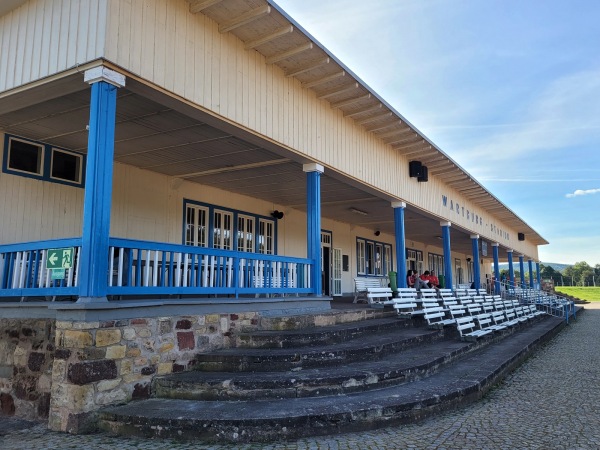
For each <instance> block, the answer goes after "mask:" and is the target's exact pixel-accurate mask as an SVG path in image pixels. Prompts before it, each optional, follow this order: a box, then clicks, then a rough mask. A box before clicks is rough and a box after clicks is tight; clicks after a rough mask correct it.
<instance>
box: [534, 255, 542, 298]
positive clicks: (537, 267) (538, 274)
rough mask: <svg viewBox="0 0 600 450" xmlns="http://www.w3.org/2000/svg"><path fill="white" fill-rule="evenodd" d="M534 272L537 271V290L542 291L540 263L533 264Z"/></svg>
mask: <svg viewBox="0 0 600 450" xmlns="http://www.w3.org/2000/svg"><path fill="white" fill-rule="evenodd" d="M535 270H536V271H537V284H538V289H539V290H540V291H541V290H542V274H541V273H540V263H539V261H538V262H536V263H535Z"/></svg>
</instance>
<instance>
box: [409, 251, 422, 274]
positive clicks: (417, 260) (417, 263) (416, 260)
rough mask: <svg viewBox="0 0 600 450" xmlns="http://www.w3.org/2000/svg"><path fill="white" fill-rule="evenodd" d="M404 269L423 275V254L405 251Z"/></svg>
mask: <svg viewBox="0 0 600 450" xmlns="http://www.w3.org/2000/svg"><path fill="white" fill-rule="evenodd" d="M406 268H407V269H409V270H414V271H415V272H417V273H423V252H422V251H421V250H414V249H411V248H407V249H406Z"/></svg>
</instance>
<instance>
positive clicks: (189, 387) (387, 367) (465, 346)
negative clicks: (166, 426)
mask: <svg viewBox="0 0 600 450" xmlns="http://www.w3.org/2000/svg"><path fill="white" fill-rule="evenodd" d="M476 347H477V345H476V344H474V343H466V342H461V341H458V340H456V339H453V340H448V339H446V340H443V341H435V342H429V343H423V344H421V345H419V346H418V347H412V348H409V349H406V350H404V351H402V352H400V353H392V354H389V355H387V356H385V357H384V358H382V359H377V360H367V361H359V362H352V363H348V364H339V365H334V366H330V367H318V368H308V369H306V368H305V369H302V370H286V371H279V372H261V373H260V374H257V373H255V372H237V373H231V372H200V371H192V372H186V373H179V374H172V375H168V376H162V377H156V378H155V379H154V380H153V387H152V391H153V395H154V396H156V397H162V398H180V399H188V400H222V401H228V400H248V399H254V400H258V399H267V398H297V397H312V396H314V397H322V396H329V395H339V394H347V393H351V392H358V391H366V390H372V389H380V388H382V387H387V386H392V385H397V384H402V383H407V382H410V381H413V380H415V379H418V378H424V377H426V376H429V375H431V374H432V373H434V372H436V371H437V370H439V369H440V367H443V365H445V364H448V363H449V362H451V361H453V360H454V359H456V358H457V357H459V356H461V355H462V354H464V353H466V352H468V351H470V350H472V349H474V348H476Z"/></svg>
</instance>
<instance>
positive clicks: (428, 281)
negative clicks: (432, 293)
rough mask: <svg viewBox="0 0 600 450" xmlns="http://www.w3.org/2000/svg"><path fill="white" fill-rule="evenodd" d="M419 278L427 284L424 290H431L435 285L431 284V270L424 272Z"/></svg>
mask: <svg viewBox="0 0 600 450" xmlns="http://www.w3.org/2000/svg"><path fill="white" fill-rule="evenodd" d="M419 278H420V279H421V281H423V282H424V283H425V286H423V287H424V288H426V289H431V288H432V287H433V284H432V283H431V275H430V273H429V270H426V271H425V272H423V274H422V275H421V276H420V277H419Z"/></svg>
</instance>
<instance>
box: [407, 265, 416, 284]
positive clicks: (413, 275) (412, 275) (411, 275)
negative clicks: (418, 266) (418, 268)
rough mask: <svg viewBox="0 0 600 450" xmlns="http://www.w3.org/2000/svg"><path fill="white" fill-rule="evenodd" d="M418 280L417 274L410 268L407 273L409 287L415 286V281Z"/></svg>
mask: <svg viewBox="0 0 600 450" xmlns="http://www.w3.org/2000/svg"><path fill="white" fill-rule="evenodd" d="M416 281H417V274H416V273H415V271H414V270H412V269H410V270H409V271H408V273H407V274H406V284H407V286H408V287H409V288H414V287H415V282H416Z"/></svg>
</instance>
